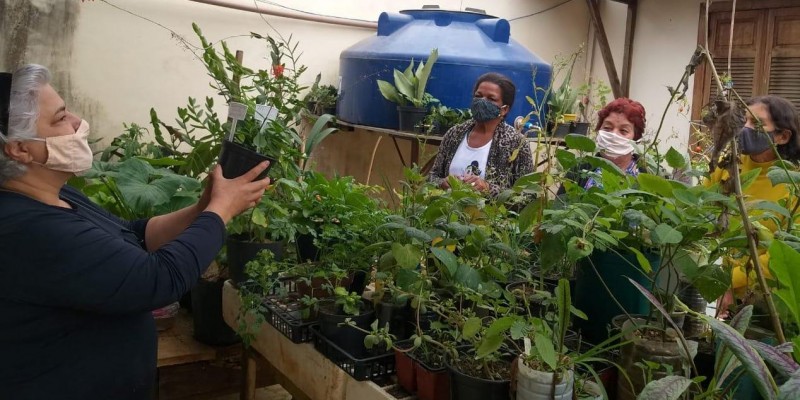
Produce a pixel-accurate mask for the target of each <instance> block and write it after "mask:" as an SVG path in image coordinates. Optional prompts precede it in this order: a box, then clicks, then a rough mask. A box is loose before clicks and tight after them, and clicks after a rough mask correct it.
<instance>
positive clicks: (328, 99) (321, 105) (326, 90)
mask: <svg viewBox="0 0 800 400" xmlns="http://www.w3.org/2000/svg"><path fill="white" fill-rule="evenodd" d="M321 78H322V74H317V78H316V79H315V80H314V84H313V85H311V89H309V91H308V94H307V95H306V97H305V98H304V100H305V102H306V104H307V105H308V106H309V107H310V110H309V111H311V112H312V113H314V114H316V115H322V113H323V112H324V111H325V110H326V109H329V108H332V107H336V99H337V98H338V96H339V90H338V89H336V87H335V86H333V85H320V84H319V82H320V79H321Z"/></svg>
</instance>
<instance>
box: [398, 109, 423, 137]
mask: <svg viewBox="0 0 800 400" xmlns="http://www.w3.org/2000/svg"><path fill="white" fill-rule="evenodd" d="M427 113H428V109H426V108H424V107H410V106H397V115H398V117H399V118H400V127H399V130H401V131H403V132H417V131H418V129H417V127H418V126H419V125H420V124H421V123H422V121H423V120H424V119H425V115H426V114H427Z"/></svg>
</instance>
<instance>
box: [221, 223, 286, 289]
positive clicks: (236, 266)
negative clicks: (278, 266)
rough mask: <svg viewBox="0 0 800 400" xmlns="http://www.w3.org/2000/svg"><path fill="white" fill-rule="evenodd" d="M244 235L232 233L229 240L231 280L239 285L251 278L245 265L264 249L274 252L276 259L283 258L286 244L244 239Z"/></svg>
mask: <svg viewBox="0 0 800 400" xmlns="http://www.w3.org/2000/svg"><path fill="white" fill-rule="evenodd" d="M243 239H244V238H243V237H242V236H236V235H232V236H230V237H228V240H227V252H228V271H229V273H230V278H231V281H233V284H234V285H236V286H237V287H238V285H239V284H241V283H242V282H245V281H247V280H248V279H249V277H248V276H247V274H246V273H245V266H246V265H247V263H248V262H250V261H252V260H254V259H255V258H256V257H257V256H258V253H259V252H261V251H262V250H269V251H270V252H272V254H274V256H275V260H277V261H280V260H283V255H284V251H285V249H286V245H285V244H284V243H283V242H269V243H256V242H250V241H247V240H243Z"/></svg>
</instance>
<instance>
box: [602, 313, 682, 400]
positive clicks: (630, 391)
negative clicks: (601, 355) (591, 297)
mask: <svg viewBox="0 0 800 400" xmlns="http://www.w3.org/2000/svg"><path fill="white" fill-rule="evenodd" d="M622 330H623V332H626V334H625V337H624V340H625V341H627V342H628V343H627V344H626V345H624V346H623V347H622V349H621V351H620V368H622V370H623V371H625V372H626V374H627V376H628V377H630V382H628V380H627V379H625V375H626V374H622V373H620V374H619V377H618V378H617V399H619V400H635V399H636V396H637V395H638V394H639V393H640V392H641V391H642V389H644V386H645V384H646V382H645V381H646V376H645V371H644V370H643V369H642V368H641V367H640V366H639V365H640V364H641V363H642V362H643V361H652V362H655V363H658V364H663V365H669V366H670V367H672V371H673V372H672V373H673V374H674V375H683V376H685V377H687V378H688V377H689V369H688V368H687V367H688V365H687V364H686V357H685V356H684V355H683V354H684V350H683V348H682V347H681V344H680V343H679V342H678V341H676V340H675V339H674V337H675V336H674V334H675V332H674V331H673V330H672V328H669V329H667V333H668V334H669V332H670V331H672V335H671V336H668V337H667V341H661V340H652V339H646V338H642V337H639V336H638V335H637V334H635V332H636V330H635V329H634V325H633V322H631V321H625V323H624V324H623V325H622ZM688 345H689V353H690V354H691V355H692V357H694V355H695V354H697V342H694V341H691V340H690V341H688ZM650 373H651V379H652V380H658V379H661V378H663V377H665V376H667V374H666V370H665V369H664V368H660V369H658V370H656V371H651V372H650ZM631 385H633V386H631Z"/></svg>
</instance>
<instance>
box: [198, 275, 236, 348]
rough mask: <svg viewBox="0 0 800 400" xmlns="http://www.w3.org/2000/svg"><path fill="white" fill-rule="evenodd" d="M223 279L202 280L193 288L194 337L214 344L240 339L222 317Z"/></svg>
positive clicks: (229, 342)
mask: <svg viewBox="0 0 800 400" xmlns="http://www.w3.org/2000/svg"><path fill="white" fill-rule="evenodd" d="M223 284H224V282H223V281H221V280H220V281H206V280H202V279H201V280H200V281H199V282H197V285H195V287H194V288H192V310H193V312H192V320H193V322H194V338H195V339H197V340H198V341H199V342H202V343H205V344H209V345H212V346H227V345H231V344H234V343H238V342H239V341H240V339H239V336H238V335H236V332H234V330H233V329H231V328H230V327H229V326H228V324H226V323H225V320H224V319H223V318H222V286H223Z"/></svg>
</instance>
